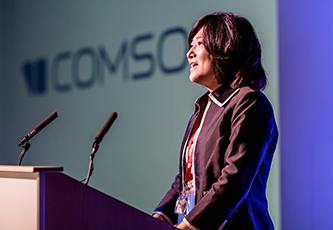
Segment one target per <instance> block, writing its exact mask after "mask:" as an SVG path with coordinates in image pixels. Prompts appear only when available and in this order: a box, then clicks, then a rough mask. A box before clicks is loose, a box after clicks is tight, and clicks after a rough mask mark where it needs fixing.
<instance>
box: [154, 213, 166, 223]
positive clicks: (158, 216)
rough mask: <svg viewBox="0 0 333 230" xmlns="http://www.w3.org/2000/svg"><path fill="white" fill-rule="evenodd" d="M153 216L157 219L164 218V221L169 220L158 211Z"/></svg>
mask: <svg viewBox="0 0 333 230" xmlns="http://www.w3.org/2000/svg"><path fill="white" fill-rule="evenodd" d="M153 217H154V218H156V219H159V220H162V221H164V222H166V223H168V221H167V220H166V219H165V218H164V217H163V216H162V215H160V214H158V213H155V214H154V215H153Z"/></svg>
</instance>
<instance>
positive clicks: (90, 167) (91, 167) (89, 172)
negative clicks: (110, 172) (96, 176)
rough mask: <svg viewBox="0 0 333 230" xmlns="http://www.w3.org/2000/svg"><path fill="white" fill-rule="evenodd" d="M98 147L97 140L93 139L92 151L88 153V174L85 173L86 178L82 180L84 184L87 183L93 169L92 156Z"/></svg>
mask: <svg viewBox="0 0 333 230" xmlns="http://www.w3.org/2000/svg"><path fill="white" fill-rule="evenodd" d="M98 148H99V144H97V142H96V141H95V142H94V144H93V148H92V151H91V153H90V162H89V168H88V174H87V177H86V179H84V180H83V181H85V182H84V184H85V185H87V184H88V182H89V179H90V176H91V175H92V173H93V171H94V157H95V153H96V152H97V150H98Z"/></svg>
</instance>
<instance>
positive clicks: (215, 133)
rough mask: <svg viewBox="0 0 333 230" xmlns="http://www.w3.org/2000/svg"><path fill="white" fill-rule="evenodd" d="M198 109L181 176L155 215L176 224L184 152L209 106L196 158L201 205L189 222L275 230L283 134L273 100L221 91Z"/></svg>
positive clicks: (198, 225) (255, 93) (252, 92)
mask: <svg viewBox="0 0 333 230" xmlns="http://www.w3.org/2000/svg"><path fill="white" fill-rule="evenodd" d="M209 101H210V102H209ZM195 105H196V107H195V111H194V114H193V115H192V117H191V119H190V121H189V124H188V127H187V129H186V132H185V136H184V139H183V142H182V147H181V156H180V167H179V174H178V175H177V176H176V179H175V181H174V182H173V184H172V187H171V189H170V190H169V191H168V192H167V194H166V195H165V197H164V198H163V199H162V201H161V202H160V204H159V205H158V207H157V208H156V210H155V211H159V212H162V213H163V214H164V215H166V216H167V217H168V218H169V219H170V220H171V221H172V222H173V223H176V218H177V216H176V215H175V214H174V208H175V202H176V199H177V197H178V195H179V192H180V190H181V185H182V180H183V171H184V170H183V168H184V163H185V162H184V157H183V154H184V151H183V150H184V148H185V147H186V144H187V141H188V139H189V136H190V134H191V130H192V127H193V124H194V123H195V120H196V118H197V116H198V114H199V112H200V111H201V110H202V109H203V108H204V107H205V106H206V105H208V108H207V109H208V110H207V112H206V115H205V118H204V121H203V125H202V128H201V130H200V134H199V136H198V140H197V144H196V147H195V153H194V178H195V195H196V205H195V207H194V208H193V210H192V211H191V212H190V213H189V214H188V215H187V216H186V217H185V218H186V220H187V221H188V222H189V223H190V224H191V225H193V226H194V227H195V228H197V229H218V228H220V229H221V228H222V226H223V229H237V230H239V229H265V230H267V229H274V226H273V223H272V221H271V218H270V216H269V213H268V209H267V199H266V184H267V178H268V175H269V171H270V166H271V162H272V158H273V153H274V151H275V148H276V144H277V139H278V130H277V126H276V123H275V119H274V114H273V110H272V107H271V104H270V103H269V101H268V99H267V98H266V97H265V96H264V94H262V93H261V92H260V91H258V90H255V89H252V88H250V87H242V88H240V89H237V90H234V89H230V88H223V87H220V88H218V89H217V90H215V91H214V92H212V94H211V95H209V93H208V92H207V93H206V94H205V95H203V96H202V97H201V98H199V99H198V100H197V101H196V103H195Z"/></svg>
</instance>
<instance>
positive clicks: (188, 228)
mask: <svg viewBox="0 0 333 230" xmlns="http://www.w3.org/2000/svg"><path fill="white" fill-rule="evenodd" d="M174 227H176V228H178V229H183V230H191V228H190V227H189V226H187V224H185V222H184V221H182V222H181V223H180V224H178V225H175V226H174Z"/></svg>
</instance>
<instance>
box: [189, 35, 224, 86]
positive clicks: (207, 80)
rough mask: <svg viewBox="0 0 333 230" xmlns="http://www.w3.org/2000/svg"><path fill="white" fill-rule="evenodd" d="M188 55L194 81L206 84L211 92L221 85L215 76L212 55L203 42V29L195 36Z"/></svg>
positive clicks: (191, 78) (191, 77) (191, 76)
mask: <svg viewBox="0 0 333 230" xmlns="http://www.w3.org/2000/svg"><path fill="white" fill-rule="evenodd" d="M186 56H187V60H188V62H189V63H190V66H191V69H190V77H189V78H190V80H191V81H192V82H194V83H197V84H200V85H203V86H205V87H206V88H207V89H208V90H209V91H210V92H212V91H214V90H215V89H216V88H218V87H219V86H220V84H218V82H217V80H216V78H215V74H214V70H213V65H212V59H211V56H210V54H209V53H208V51H207V50H206V48H205V47H204V44H203V31H202V29H200V30H199V32H198V33H197V34H196V35H195V36H194V37H193V39H192V42H191V46H190V50H189V51H188V52H187V55H186Z"/></svg>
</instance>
